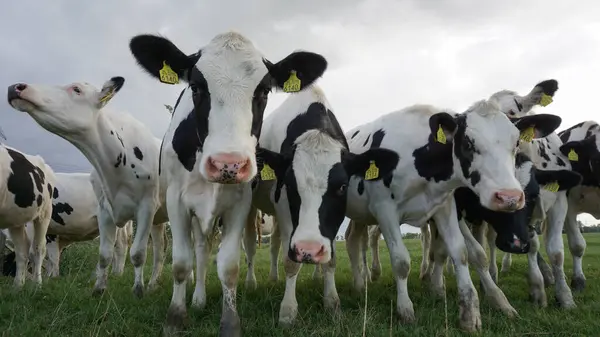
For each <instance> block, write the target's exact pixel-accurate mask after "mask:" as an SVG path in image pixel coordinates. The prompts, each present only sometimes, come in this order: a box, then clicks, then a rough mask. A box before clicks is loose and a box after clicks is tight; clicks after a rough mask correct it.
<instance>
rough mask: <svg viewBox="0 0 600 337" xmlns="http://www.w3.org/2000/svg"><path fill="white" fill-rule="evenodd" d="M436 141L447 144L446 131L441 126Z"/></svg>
mask: <svg viewBox="0 0 600 337" xmlns="http://www.w3.org/2000/svg"><path fill="white" fill-rule="evenodd" d="M435 140H436V142H438V143H441V144H446V134H445V133H444V130H442V126H441V125H440V126H439V127H438V130H437V133H436V135H435Z"/></svg>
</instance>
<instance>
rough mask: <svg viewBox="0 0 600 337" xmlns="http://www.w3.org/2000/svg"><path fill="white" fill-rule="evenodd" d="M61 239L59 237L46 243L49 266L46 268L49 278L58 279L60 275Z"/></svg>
mask: <svg viewBox="0 0 600 337" xmlns="http://www.w3.org/2000/svg"><path fill="white" fill-rule="evenodd" d="M59 241H62V239H61V237H59V236H57V237H56V238H55V239H54V240H52V241H50V242H46V256H47V257H48V264H47V267H46V275H47V276H48V277H58V276H59V275H60V271H59V267H60V242H59ZM65 246H66V245H65Z"/></svg>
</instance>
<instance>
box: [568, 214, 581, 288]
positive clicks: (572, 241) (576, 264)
mask: <svg viewBox="0 0 600 337" xmlns="http://www.w3.org/2000/svg"><path fill="white" fill-rule="evenodd" d="M574 208H575V206H573V207H572V208H571V207H569V210H567V217H566V219H565V232H566V233H567V241H568V243H569V251H570V252H571V255H572V256H573V277H572V278H571V288H573V290H574V291H583V289H584V288H585V275H584V274H583V254H584V253H585V248H586V242H585V239H584V238H583V235H582V234H581V231H580V230H579V225H578V224H577V213H576V212H575V211H574V210H573V209H574Z"/></svg>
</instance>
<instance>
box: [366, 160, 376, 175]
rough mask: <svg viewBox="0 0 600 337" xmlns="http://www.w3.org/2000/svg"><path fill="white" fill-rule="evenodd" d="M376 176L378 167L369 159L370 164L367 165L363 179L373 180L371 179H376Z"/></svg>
mask: <svg viewBox="0 0 600 337" xmlns="http://www.w3.org/2000/svg"><path fill="white" fill-rule="evenodd" d="M378 177H379V167H377V165H375V161H374V160H371V164H370V165H369V168H368V169H367V172H365V180H373V179H377V178H378Z"/></svg>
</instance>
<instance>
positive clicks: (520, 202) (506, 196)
mask: <svg viewBox="0 0 600 337" xmlns="http://www.w3.org/2000/svg"><path fill="white" fill-rule="evenodd" d="M491 206H492V207H490V208H491V209H492V210H494V211H504V212H514V211H516V210H519V209H521V208H523V206H525V194H524V193H523V191H521V190H516V189H514V190H500V191H498V192H496V193H494V194H493V195H492V200H491Z"/></svg>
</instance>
